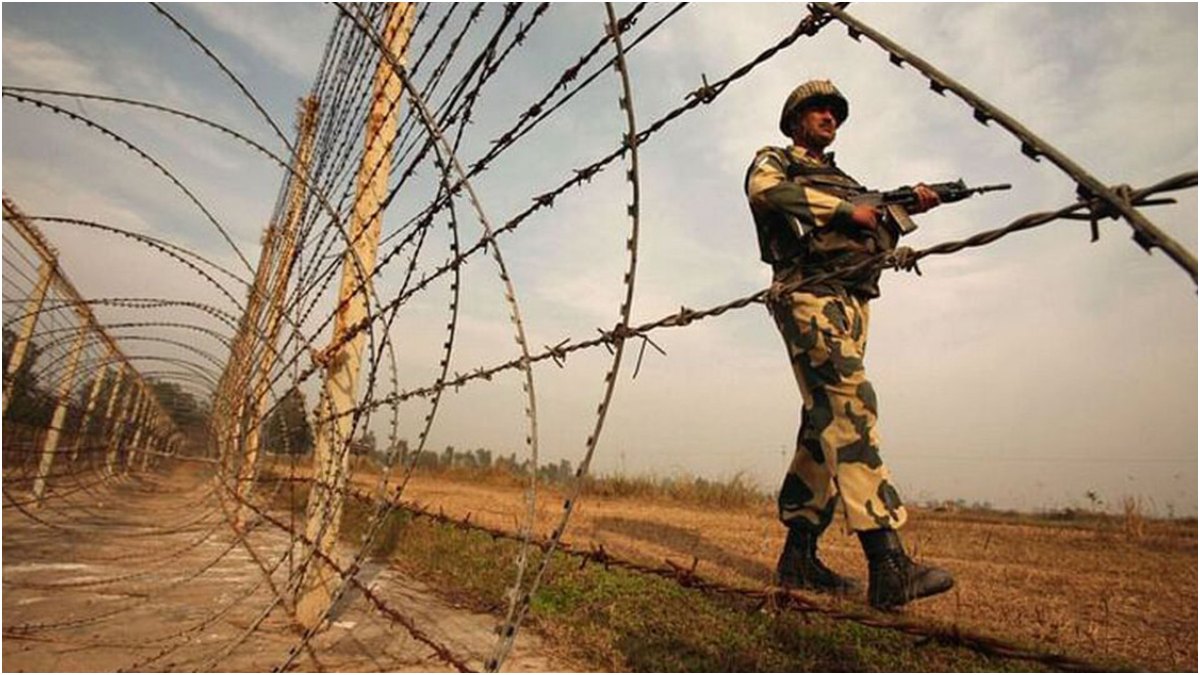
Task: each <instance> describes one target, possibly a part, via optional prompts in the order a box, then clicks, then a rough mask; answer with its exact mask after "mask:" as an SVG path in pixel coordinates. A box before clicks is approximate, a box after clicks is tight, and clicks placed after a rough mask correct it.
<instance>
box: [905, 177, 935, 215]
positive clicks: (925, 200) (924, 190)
mask: <svg viewBox="0 0 1200 675" xmlns="http://www.w3.org/2000/svg"><path fill="white" fill-rule="evenodd" d="M913 192H915V193H917V204H916V206H910V207H909V208H908V212H909V213H910V214H911V213H925V212H926V211H928V210H929V209H932V208H933V207H935V206H937V205H938V204H941V203H942V198H941V197H939V196H938V193H936V192H934V191H933V190H931V189H930V188H929V186H928V185H926V184H924V183H918V184H917V186H916V187H915V188H913Z"/></svg>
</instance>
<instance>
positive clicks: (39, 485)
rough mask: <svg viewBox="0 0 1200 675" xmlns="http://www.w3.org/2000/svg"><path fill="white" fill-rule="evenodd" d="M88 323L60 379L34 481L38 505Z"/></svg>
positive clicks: (64, 416)
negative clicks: (56, 402) (55, 403)
mask: <svg viewBox="0 0 1200 675" xmlns="http://www.w3.org/2000/svg"><path fill="white" fill-rule="evenodd" d="M87 328H88V327H87V325H86V324H83V325H81V326H80V327H79V331H78V332H77V333H76V335H75V341H74V342H73V343H72V344H71V355H70V357H69V360H68V361H67V364H68V365H67V369H66V371H65V372H63V374H62V377H61V378H60V379H59V381H58V404H57V405H56V406H55V407H54V417H52V418H51V420H50V431H49V432H48V433H47V434H46V438H45V439H44V440H43V441H42V461H41V462H40V463H39V464H38V473H37V478H35V479H34V481H33V499H34V502H35V504H36V505H37V506H41V505H42V497H43V496H45V494H46V480H47V479H48V478H49V476H50V469H51V468H53V466H54V455H55V454H56V453H57V452H58V439H59V437H60V436H61V435H62V428H63V425H64V424H65V423H66V421H67V407H68V406H69V405H70V403H71V391H72V390H73V389H74V388H75V371H76V370H77V369H78V367H79V355H80V354H81V353H82V352H83V343H84V338H86V337H87V334H88V330H87Z"/></svg>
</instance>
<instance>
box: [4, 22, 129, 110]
mask: <svg viewBox="0 0 1200 675" xmlns="http://www.w3.org/2000/svg"><path fill="white" fill-rule="evenodd" d="M4 84H5V85H6V86H25V87H46V88H54V89H67V90H72V91H85V92H89V93H98V94H111V93H112V90H111V88H110V87H109V85H108V84H107V83H105V82H103V81H102V80H101V79H100V77H99V71H98V70H97V69H96V68H95V67H94V66H93V65H92V64H91V63H89V62H88V61H86V60H85V59H84V58H82V57H81V56H80V55H79V54H77V53H74V52H71V51H69V50H67V49H64V48H62V47H60V46H58V45H56V44H54V43H53V42H50V41H48V40H42V39H38V38H37V37H35V36H32V35H30V34H29V33H27V32H26V31H23V30H21V29H20V28H14V27H12V26H11V24H10V25H9V26H7V27H5V29H4Z"/></svg>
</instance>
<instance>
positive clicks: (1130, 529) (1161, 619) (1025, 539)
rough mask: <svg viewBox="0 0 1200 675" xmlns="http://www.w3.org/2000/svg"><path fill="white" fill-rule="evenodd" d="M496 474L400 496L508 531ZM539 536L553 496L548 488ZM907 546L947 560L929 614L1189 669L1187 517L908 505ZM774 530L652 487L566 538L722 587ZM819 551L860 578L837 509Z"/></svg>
mask: <svg viewBox="0 0 1200 675" xmlns="http://www.w3.org/2000/svg"><path fill="white" fill-rule="evenodd" d="M506 483H507V482H506V481H502V480H480V479H478V478H476V479H472V478H470V477H468V476H461V475H460V476H458V477H457V478H455V477H451V476H447V475H441V476H439V475H436V474H430V473H425V474H420V473H418V475H417V476H416V477H415V478H414V479H413V481H412V482H411V483H410V484H409V486H408V487H407V489H406V491H405V496H406V499H409V500H415V501H416V502H419V503H420V504H422V505H423V506H425V507H426V508H429V509H431V510H434V511H444V512H445V514H446V515H448V516H457V517H459V518H464V517H466V516H467V515H468V514H469V515H470V520H471V522H472V523H477V524H480V525H485V526H491V527H496V528H502V529H506V530H510V531H515V530H516V522H517V514H518V513H519V512H520V508H521V504H522V490H521V489H520V488H519V487H517V486H516V485H513V484H511V483H507V484H506ZM542 497H543V498H541V499H539V525H538V528H537V532H538V533H539V534H540V535H542V536H545V535H546V534H547V533H548V532H549V530H550V529H551V527H552V526H553V523H554V522H555V521H556V519H557V517H558V514H559V512H560V509H561V505H562V500H561V495H560V494H558V493H557V492H554V491H553V490H552V489H544V491H543V494H542ZM905 536H906V544H907V545H908V546H909V547H910V549H912V550H913V551H914V552H915V554H916V556H917V557H918V558H920V559H923V560H926V561H929V562H932V563H934V564H937V565H939V566H942V567H945V568H947V569H949V570H951V571H952V572H953V573H954V575H955V577H956V580H957V585H956V587H955V589H954V590H953V591H951V592H950V593H948V594H946V595H944V596H941V597H938V598H932V599H928V600H925V601H922V602H919V603H915V604H913V605H910V606H909V607H908V608H907V609H906V610H905V611H904V612H903V615H904V618H905V619H911V620H913V621H915V622H926V621H928V622H938V623H941V624H943V625H944V624H947V623H948V624H950V625H952V626H956V627H959V628H961V629H964V630H968V631H972V632H975V633H982V634H985V635H988V636H994V637H998V638H1003V639H1006V640H1011V641H1014V642H1016V643H1019V644H1023V645H1028V646H1032V647H1034V648H1036V649H1041V650H1045V651H1048V652H1065V653H1067V654H1070V655H1073V656H1076V657H1079V658H1082V659H1086V660H1090V661H1092V662H1093V663H1101V664H1109V665H1114V666H1117V667H1121V666H1125V667H1133V668H1138V669H1141V668H1144V669H1150V670H1191V669H1194V668H1195V667H1196V663H1197V652H1196V643H1197V640H1196V625H1197V624H1196V601H1195V599H1196V595H1197V585H1196V584H1197V582H1196V524H1195V521H1162V520H1150V519H1145V518H1142V517H1141V516H1139V515H1138V514H1137V513H1136V511H1133V512H1131V513H1129V514H1128V515H1126V516H1125V517H1104V516H1082V515H1079V514H1065V515H1061V516H1059V517H1058V518H1052V517H1033V516H1020V515H1011V514H994V513H988V512H949V511H942V512H939V511H929V510H921V509H915V510H914V511H913V513H912V517H911V519H910V525H909V526H908V527H907V528H906V530H905ZM782 539H783V531H782V527H781V526H780V525H779V524H778V523H777V522H776V521H775V519H774V515H773V512H772V509H771V506H770V504H769V503H761V502H760V503H758V504H755V503H748V504H744V505H742V506H736V507H734V506H724V507H722V508H709V507H708V506H706V505H704V504H702V503H697V502H696V501H695V500H692V499H671V498H656V497H653V496H635V497H603V496H597V495H591V496H587V497H585V498H584V499H583V500H581V502H580V504H579V506H578V508H577V510H576V513H575V515H574V517H573V519H572V524H571V527H570V529H569V531H568V533H567V535H566V537H565V540H566V541H567V542H569V543H571V544H573V545H574V546H575V547H577V548H582V549H588V548H591V547H595V546H603V548H604V550H605V551H607V552H608V553H609V554H611V555H613V556H616V557H620V558H626V559H630V560H634V561H638V562H642V563H645V564H649V565H662V563H663V562H664V560H670V561H673V562H675V563H677V564H679V565H681V566H684V567H690V566H691V565H692V564H693V561H698V564H697V565H696V571H697V573H698V574H701V575H704V576H705V577H707V578H711V579H715V580H720V581H722V582H725V583H727V584H730V585H735V586H743V587H762V586H763V585H765V584H767V583H769V580H770V577H771V570H772V568H773V565H774V562H775V558H776V556H777V555H778V551H779V547H780V545H781V542H782ZM825 539H826V540H827V541H826V542H825V543H823V548H822V555H823V557H824V558H825V559H826V561H827V562H828V563H829V564H830V565H831V566H833V567H835V568H836V569H838V570H839V571H842V572H843V573H850V574H853V575H855V576H857V577H859V578H861V579H864V580H865V577H866V569H865V563H864V562H863V560H862V555H861V552H860V550H859V548H858V544H857V540H856V539H855V538H853V537H851V536H847V535H845V534H844V533H842V531H841V528H840V524H839V523H838V522H837V521H835V523H834V526H833V528H831V532H830V534H829V535H827V536H826V538H825Z"/></svg>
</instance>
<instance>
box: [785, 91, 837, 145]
mask: <svg viewBox="0 0 1200 675" xmlns="http://www.w3.org/2000/svg"><path fill="white" fill-rule="evenodd" d="M817 102H824V103H829V104H830V105H831V106H832V107H833V116H834V118H836V119H837V122H838V126H839V127H840V126H842V124H844V123H845V122H846V118H847V117H849V116H850V102H849V101H847V100H846V97H845V96H842V92H840V91H838V89H837V87H835V86H833V83H832V82H830V81H829V80H809V81H808V82H805V83H804V84H802V85H800V86H799V87H796V88H795V89H793V90H792V93H791V95H789V96H788V97H787V101H785V102H784V104H783V111H782V112H780V113H779V130H780V131H781V132H783V135H784V136H787V137H789V138H790V137H791V135H792V130H791V121H792V116H793V115H795V114H796V112H797V111H799V110H800V109H801V108H803V107H804V106H805V105H810V104H813V103H817Z"/></svg>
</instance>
